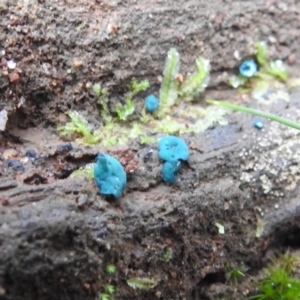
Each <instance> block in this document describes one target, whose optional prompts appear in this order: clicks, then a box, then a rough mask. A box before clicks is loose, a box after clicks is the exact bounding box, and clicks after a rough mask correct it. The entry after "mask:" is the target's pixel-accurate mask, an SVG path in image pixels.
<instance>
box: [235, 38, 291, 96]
mask: <svg viewBox="0 0 300 300" xmlns="http://www.w3.org/2000/svg"><path fill="white" fill-rule="evenodd" d="M255 60H256V61H257V63H258V65H259V70H258V72H256V73H255V75H254V76H253V77H251V78H246V77H243V76H242V75H237V76H232V77H230V78H229V84H230V85H231V86H232V87H234V88H239V91H240V92H241V93H249V92H254V93H255V94H262V93H266V92H267V91H268V90H269V89H273V90H278V89H282V88H283V86H282V83H284V84H287V86H288V85H289V81H290V80H289V77H288V72H287V69H286V67H285V65H284V63H283V61H282V60H273V61H271V60H270V58H269V55H268V49H267V46H266V44H265V43H263V42H260V43H256V44H255Z"/></svg>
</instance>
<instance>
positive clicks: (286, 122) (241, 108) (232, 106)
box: [206, 100, 300, 130]
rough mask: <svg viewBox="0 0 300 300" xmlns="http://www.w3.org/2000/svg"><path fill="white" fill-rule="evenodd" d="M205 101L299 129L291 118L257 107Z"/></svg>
mask: <svg viewBox="0 0 300 300" xmlns="http://www.w3.org/2000/svg"><path fill="white" fill-rule="evenodd" d="M206 102H208V103H210V104H215V105H218V106H222V107H227V108H230V109H234V110H237V111H242V112H246V113H249V114H252V115H255V116H260V117H264V118H267V119H270V120H272V121H276V122H278V123H281V124H283V125H286V126H289V127H292V128H295V129H298V130H300V123H297V122H294V121H291V120H288V119H285V118H282V117H279V116H276V115H273V114H269V113H266V112H263V111H261V110H257V109H253V108H249V107H245V106H240V105H235V104H231V103H228V102H223V101H215V100H206Z"/></svg>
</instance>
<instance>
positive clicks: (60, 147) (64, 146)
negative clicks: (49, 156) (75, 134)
mask: <svg viewBox="0 0 300 300" xmlns="http://www.w3.org/2000/svg"><path fill="white" fill-rule="evenodd" d="M72 149H73V146H72V144H71V143H66V144H62V145H58V146H57V148H56V152H69V151H71V150H72Z"/></svg>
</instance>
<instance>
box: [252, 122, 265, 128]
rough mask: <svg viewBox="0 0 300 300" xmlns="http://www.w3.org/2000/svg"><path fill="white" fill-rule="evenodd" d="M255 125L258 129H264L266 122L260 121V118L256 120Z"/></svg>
mask: <svg viewBox="0 0 300 300" xmlns="http://www.w3.org/2000/svg"><path fill="white" fill-rule="evenodd" d="M253 125H254V127H255V128H257V129H263V128H264V126H265V125H264V123H263V122H262V121H259V120H254V121H253Z"/></svg>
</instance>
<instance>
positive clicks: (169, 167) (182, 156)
mask: <svg viewBox="0 0 300 300" xmlns="http://www.w3.org/2000/svg"><path fill="white" fill-rule="evenodd" d="M158 148H159V152H158V156H159V158H160V159H162V160H165V161H166V162H165V163H164V166H163V169H162V177H163V180H164V181H165V182H168V183H173V182H175V180H176V173H177V172H178V171H179V170H180V168H181V161H183V160H188V158H189V149H188V147H187V145H186V143H185V142H184V141H183V140H182V139H180V138H178V137H176V136H172V135H167V136H165V137H163V138H162V139H161V140H160V141H159V142H158Z"/></svg>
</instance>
